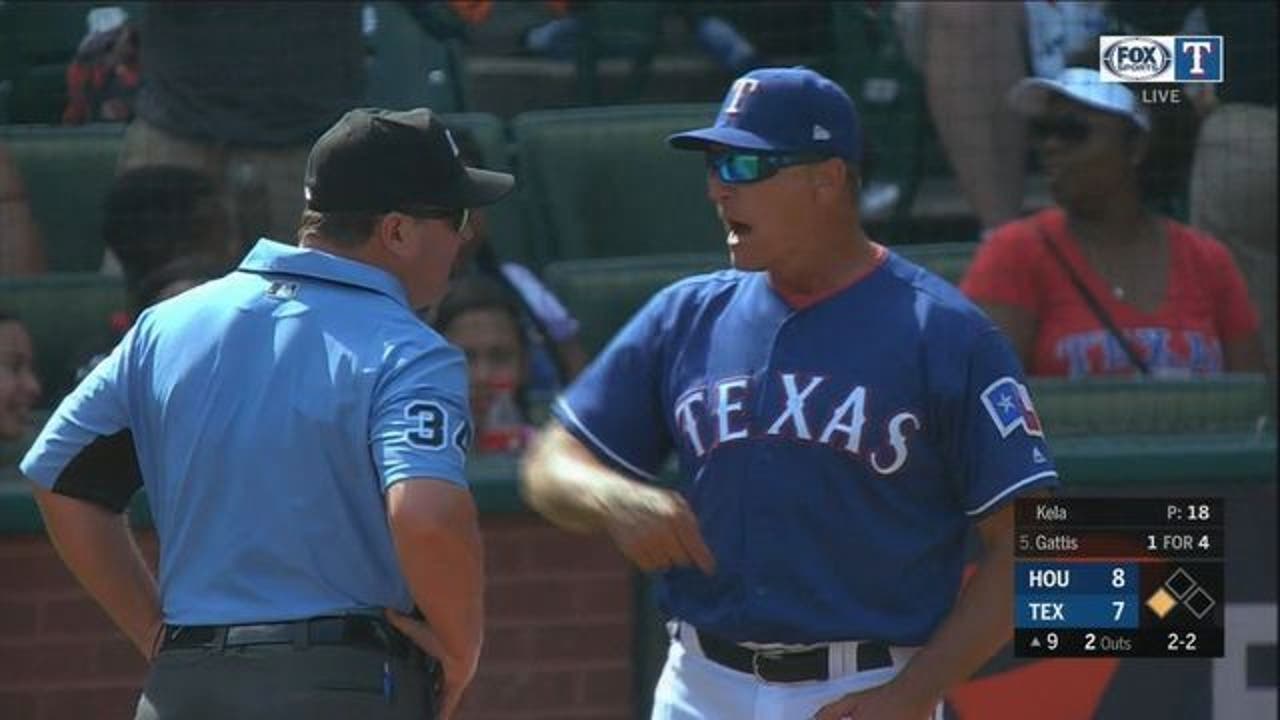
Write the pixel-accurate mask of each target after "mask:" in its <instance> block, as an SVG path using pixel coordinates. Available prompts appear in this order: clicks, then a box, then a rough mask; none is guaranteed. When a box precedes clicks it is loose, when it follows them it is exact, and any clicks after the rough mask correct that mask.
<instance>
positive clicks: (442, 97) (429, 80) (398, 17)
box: [365, 2, 466, 113]
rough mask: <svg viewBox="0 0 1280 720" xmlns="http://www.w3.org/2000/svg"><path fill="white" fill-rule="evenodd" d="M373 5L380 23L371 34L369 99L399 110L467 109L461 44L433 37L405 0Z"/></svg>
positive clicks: (377, 105)
mask: <svg viewBox="0 0 1280 720" xmlns="http://www.w3.org/2000/svg"><path fill="white" fill-rule="evenodd" d="M370 4H371V5H372V6H373V8H374V11H375V12H376V17H377V25H376V28H375V30H374V31H373V33H371V35H370V36H369V37H368V43H369V46H370V50H371V54H370V57H369V62H368V75H367V77H366V83H367V84H366V86H365V101H366V102H367V103H368V104H370V105H372V106H375V107H385V108H392V109H397V110H400V109H408V108H415V107H429V108H431V109H432V110H435V111H437V112H441V113H446V112H460V111H462V110H464V109H466V92H465V88H464V84H463V80H464V77H465V72H464V69H463V67H462V53H461V51H460V49H459V48H458V45H457V43H456V42H453V41H441V40H437V39H436V38H434V37H432V36H431V34H430V33H428V32H426V31H425V30H423V28H422V26H421V25H419V23H418V21H417V20H415V19H414V18H413V16H412V15H411V14H410V13H409V11H408V10H407V9H405V7H404V6H403V5H402V4H401V3H398V2H374V3H370Z"/></svg>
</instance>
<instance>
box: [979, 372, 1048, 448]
mask: <svg viewBox="0 0 1280 720" xmlns="http://www.w3.org/2000/svg"><path fill="white" fill-rule="evenodd" d="M982 404H983V405H984V406H985V407H986V408H987V414H988V415H990V416H991V421H992V422H994V423H995V424H996V429H997V430H999V431H1000V437H1002V438H1007V437H1009V435H1010V434H1012V433H1013V431H1014V430H1017V429H1018V428H1019V427H1021V428H1022V430H1023V432H1025V433H1026V434H1028V435H1033V436H1035V437H1044V428H1043V426H1041V425H1040V416H1039V415H1037V414H1036V409H1035V407H1034V406H1032V404H1031V393H1029V392H1027V386H1026V385H1023V384H1022V383H1020V382H1018V381H1017V380H1014V379H1013V378H1011V377H1009V376H1007V375H1006V376H1005V377H1002V378H1000V379H999V380H996V381H995V382H993V383H991V384H990V385H988V386H987V389H986V390H983V391H982Z"/></svg>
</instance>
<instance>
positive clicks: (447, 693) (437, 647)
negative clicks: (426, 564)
mask: <svg viewBox="0 0 1280 720" xmlns="http://www.w3.org/2000/svg"><path fill="white" fill-rule="evenodd" d="M386 614H387V620H388V621H390V622H391V624H392V625H394V626H395V627H396V629H397V630H399V631H400V632H402V633H404V634H405V635H407V636H408V637H409V639H410V640H412V641H413V643H414V644H415V645H417V646H418V647H419V648H421V649H422V651H423V652H425V653H426V654H428V655H430V656H431V657H434V658H435V659H436V660H438V661H440V668H441V670H442V671H443V673H444V677H443V681H442V685H441V687H440V697H439V698H438V706H439V708H440V713H439V715H437V716H436V718H435V720H449V718H451V717H453V713H454V711H455V710H457V709H458V703H459V702H461V701H462V691H464V690H466V689H467V686H468V685H470V684H471V678H473V677H475V674H476V666H477V664H478V663H479V659H480V654H479V652H476V653H474V654H473V655H471V656H470V657H465V658H458V657H454V656H452V655H450V654H449V653H446V652H445V651H444V646H443V644H442V643H441V642H440V639H439V638H438V637H436V634H435V633H434V632H433V631H432V630H431V626H430V625H428V624H427V623H426V622H425V621H423V620H419V619H418V618H415V617H412V616H409V615H405V614H403V613H399V612H396V611H395V610H392V609H390V608H388V609H387V611H386ZM477 650H478V649H477Z"/></svg>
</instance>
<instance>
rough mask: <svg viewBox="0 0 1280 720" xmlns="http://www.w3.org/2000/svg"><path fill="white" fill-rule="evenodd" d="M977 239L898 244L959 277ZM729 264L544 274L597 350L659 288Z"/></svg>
mask: <svg viewBox="0 0 1280 720" xmlns="http://www.w3.org/2000/svg"><path fill="white" fill-rule="evenodd" d="M975 247H976V243H947V244H939V245H904V246H898V247H894V248H893V250H894V251H896V252H899V253H901V254H902V255H903V256H904V257H906V258H907V259H909V260H912V261H913V262H916V263H919V264H921V265H923V266H924V267H926V268H928V269H929V270H932V271H933V272H935V273H937V274H939V275H941V276H942V277H943V278H944V279H946V280H948V281H950V282H952V283H955V282H958V281H959V278H960V276H961V275H963V274H964V270H965V268H966V267H968V264H969V260H970V259H971V258H972V257H973V251H974V248H975ZM728 266H729V260H728V255H727V253H725V252H723V251H716V252H708V253H669V254H659V255H647V256H638V257H615V258H590V259H582V260H559V261H555V262H551V263H548V264H547V266H546V267H545V268H544V269H543V273H542V274H543V277H544V278H545V279H546V282H547V285H548V286H549V287H550V288H551V290H552V291H553V292H555V294H556V296H557V297H559V298H560V299H561V300H562V301H564V303H565V305H566V306H567V307H568V308H569V310H570V311H571V312H573V314H574V316H575V317H577V318H578V320H579V321H580V322H581V323H582V332H581V335H582V340H583V343H584V346H585V347H586V349H587V352H589V353H595V352H597V351H599V350H600V349H601V348H603V347H604V345H605V344H606V343H607V342H608V341H609V339H610V338H611V337H613V334H614V333H616V332H617V331H618V330H619V329H620V328H621V327H622V325H623V324H624V323H625V322H626V321H627V319H629V318H630V317H631V315H632V314H634V313H635V312H636V311H637V310H639V309H640V306H641V305H643V304H644V303H645V301H647V300H648V299H649V298H650V297H652V296H653V294H654V293H655V292H657V291H658V290H660V289H661V288H663V287H665V286H666V285H669V284H670V283H672V282H674V281H676V280H678V279H680V278H682V277H687V276H689V275H695V274H698V273H704V272H710V271H713V270H719V269H723V268H726V267H728Z"/></svg>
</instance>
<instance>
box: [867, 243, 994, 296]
mask: <svg viewBox="0 0 1280 720" xmlns="http://www.w3.org/2000/svg"><path fill="white" fill-rule="evenodd" d="M889 249H891V250H893V251H894V252H896V253H898V254H899V255H901V256H902V257H904V258H906V259H908V260H910V261H911V262H913V263H916V264H917V265H922V266H924V268H925V269H927V270H930V271H932V272H933V273H934V274H936V275H938V276H940V277H941V278H942V279H943V280H946V281H947V282H949V283H951V284H952V285H959V284H960V279H961V278H963V277H964V273H965V271H966V270H968V269H969V263H970V262H973V254H974V253H975V252H977V250H978V243H973V242H967V243H960V242H953V243H921V244H918V245H912V244H907V245H893V246H891V247H890V248H889Z"/></svg>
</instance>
